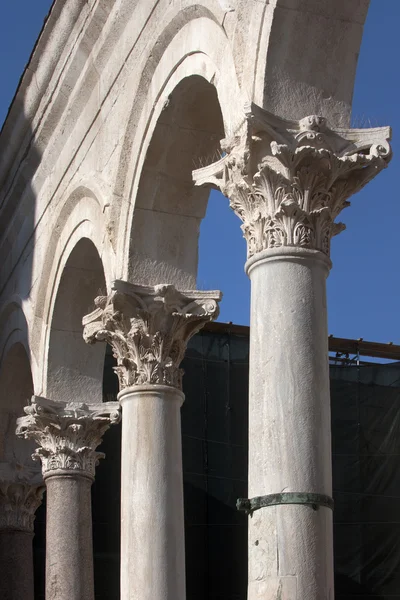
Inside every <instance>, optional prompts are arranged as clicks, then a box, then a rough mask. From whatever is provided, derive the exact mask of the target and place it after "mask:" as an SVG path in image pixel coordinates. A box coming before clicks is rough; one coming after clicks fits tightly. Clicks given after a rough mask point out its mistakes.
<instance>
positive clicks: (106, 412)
mask: <svg viewBox="0 0 400 600" xmlns="http://www.w3.org/2000/svg"><path fill="white" fill-rule="evenodd" d="M25 413H26V416H25V417H20V418H19V419H18V420H17V432H16V433H17V435H18V436H20V437H23V438H26V439H33V440H35V441H36V443H37V444H38V445H39V447H38V448H37V449H36V451H35V453H34V454H33V456H32V458H33V459H34V460H40V461H41V463H42V471H43V476H44V477H49V476H50V475H53V474H54V473H57V472H59V471H67V472H68V471H69V472H71V474H74V473H76V474H77V475H79V474H84V475H86V476H88V477H90V478H93V477H94V475H95V468H96V465H97V463H98V461H99V459H100V458H103V457H104V455H103V453H101V452H96V448H97V446H98V445H99V444H100V443H101V440H102V437H103V435H104V433H105V432H106V431H107V429H108V428H109V427H110V425H111V424H112V423H118V421H119V419H120V410H119V404H118V402H105V403H103V404H92V405H85V404H74V403H70V404H66V403H62V402H53V401H51V400H48V399H47V398H40V397H38V396H33V398H32V403H31V404H30V405H29V406H27V407H25Z"/></svg>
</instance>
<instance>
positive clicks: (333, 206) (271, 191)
mask: <svg viewBox="0 0 400 600" xmlns="http://www.w3.org/2000/svg"><path fill="white" fill-rule="evenodd" d="M245 116H246V120H245V124H244V126H243V128H242V131H241V132H239V134H238V135H236V136H232V137H230V138H227V139H225V140H222V142H221V147H222V149H223V151H224V153H225V156H224V157H223V158H222V159H221V160H220V161H218V162H217V163H214V164H212V165H210V166H208V167H205V168H203V169H198V170H197V171H194V172H193V178H194V181H195V183H196V185H203V184H210V183H211V184H212V185H213V186H215V187H217V188H219V189H220V190H221V191H222V193H223V194H224V195H225V196H227V197H228V198H229V200H230V206H231V208H232V209H233V210H234V212H235V213H236V214H237V215H238V217H239V218H240V219H241V220H242V221H243V225H242V231H243V235H244V237H245V239H246V241H247V249H248V258H250V257H252V256H253V255H255V254H257V253H258V252H261V251H262V250H266V249H269V248H277V247H280V246H299V247H303V248H312V249H314V250H320V251H322V252H324V253H325V254H326V255H328V256H329V254H330V241H331V238H332V236H334V235H336V234H337V233H339V232H340V231H342V230H343V229H345V225H344V224H343V223H336V222H335V219H336V218H337V217H338V215H339V213H340V212H341V211H342V210H343V209H344V208H346V207H347V206H349V202H348V198H349V197H350V196H352V195H353V194H355V193H356V192H358V191H359V190H360V189H361V188H362V187H363V186H364V185H366V184H367V183H368V182H369V181H370V180H371V179H373V178H374V177H375V176H376V175H377V174H378V173H379V172H380V171H381V170H382V169H384V168H385V167H386V166H387V164H388V163H389V161H390V159H391V148H390V145H389V140H390V136H391V130H390V128H389V127H378V128H375V129H330V128H329V127H328V125H327V123H326V120H325V119H324V118H323V117H318V116H314V115H313V116H309V117H306V118H304V119H301V120H300V121H288V120H285V119H280V118H278V117H276V116H274V115H272V114H271V113H269V112H267V111H265V110H263V109H261V108H260V107H258V106H256V105H254V104H251V105H248V106H246V108H245Z"/></svg>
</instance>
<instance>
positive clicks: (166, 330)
mask: <svg viewBox="0 0 400 600" xmlns="http://www.w3.org/2000/svg"><path fill="white" fill-rule="evenodd" d="M220 299H221V293H220V292H216V291H213V292H201V291H198V290H194V291H184V292H180V291H178V290H177V289H176V288H175V287H174V286H173V285H157V286H154V287H149V286H139V285H132V284H129V283H126V282H122V281H115V282H114V284H113V290H112V292H111V294H110V296H108V297H105V296H104V297H98V298H96V299H95V304H96V305H97V307H98V308H97V309H96V310H95V311H93V312H92V313H91V314H90V315H87V316H86V317H84V319H83V325H84V333H83V336H84V339H85V341H86V342H88V343H94V342H96V341H105V342H108V343H109V344H110V345H111V347H112V349H113V352H114V356H115V358H116V359H117V365H118V366H117V367H116V368H115V371H116V373H117V375H118V379H119V383H120V389H121V390H122V389H124V388H125V387H129V386H132V385H145V384H160V385H171V386H174V387H177V388H179V389H181V387H182V370H181V369H180V368H179V365H180V363H181V362H182V360H183V357H184V354H185V350H186V345H187V342H188V341H189V339H190V338H191V337H192V336H193V335H194V334H195V333H197V332H198V331H199V330H200V329H201V328H202V327H203V325H204V324H205V323H206V322H207V321H212V320H213V319H215V318H216V317H217V316H218V312H219V309H218V302H219V300H220Z"/></svg>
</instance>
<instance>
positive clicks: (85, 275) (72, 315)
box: [46, 238, 106, 403]
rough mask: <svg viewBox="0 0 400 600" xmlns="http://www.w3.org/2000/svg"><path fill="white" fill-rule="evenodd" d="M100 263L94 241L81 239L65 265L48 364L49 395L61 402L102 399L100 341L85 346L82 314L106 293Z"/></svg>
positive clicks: (54, 317) (53, 321) (102, 347)
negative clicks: (96, 298) (100, 295)
mask: <svg viewBox="0 0 400 600" xmlns="http://www.w3.org/2000/svg"><path fill="white" fill-rule="evenodd" d="M105 291H106V283H105V277H104V271H103V265H102V262H101V259H100V256H99V254H98V252H97V249H96V247H95V246H94V244H93V242H91V241H90V240H89V239H87V238H82V239H81V240H80V241H79V242H78V243H77V244H76V246H75V247H74V249H73V250H72V252H71V254H70V256H69V258H68V261H67V263H66V265H65V267H64V270H63V273H62V276H61V280H60V284H59V288H58V292H57V298H56V301H55V305H54V310H53V318H52V321H51V331H50V339H49V349H48V364H47V391H46V395H47V397H48V398H50V399H52V400H55V401H64V402H85V403H93V402H101V401H102V385H103V368H104V352H105V348H104V345H103V344H95V345H94V346H88V345H87V344H85V342H84V340H83V337H82V317H83V316H84V315H86V314H87V313H88V312H90V311H91V310H92V309H93V306H94V305H93V300H94V298H95V297H96V296H98V295H99V294H101V293H103V294H104V293H105Z"/></svg>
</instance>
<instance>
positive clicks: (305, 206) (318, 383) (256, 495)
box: [194, 105, 391, 600]
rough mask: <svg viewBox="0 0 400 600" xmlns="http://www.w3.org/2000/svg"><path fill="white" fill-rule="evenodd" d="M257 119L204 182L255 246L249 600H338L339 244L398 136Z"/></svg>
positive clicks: (318, 120) (200, 176)
mask: <svg viewBox="0 0 400 600" xmlns="http://www.w3.org/2000/svg"><path fill="white" fill-rule="evenodd" d="M245 114H246V122H245V125H244V127H243V129H242V131H241V132H239V134H238V135H237V136H236V137H233V138H231V139H229V140H224V141H223V142H222V147H223V150H224V151H225V153H226V155H225V156H224V157H223V158H222V159H221V160H220V161H219V162H218V163H216V164H214V165H210V166H209V167H206V168H204V169H201V170H198V171H196V172H195V173H194V178H195V181H196V183H197V185H202V184H203V183H212V184H214V185H215V186H216V187H219V189H221V191H222V192H223V193H224V194H225V195H226V196H228V198H229V199H230V205H231V208H232V209H233V210H234V211H235V213H236V214H237V215H238V216H239V217H240V219H241V220H242V221H243V225H242V230H243V233H244V237H245V238H246V240H247V244H248V261H247V263H246V271H247V273H248V275H249V277H250V279H251V327H250V382H249V384H250V387H249V411H250V412H249V492H248V493H249V498H248V499H240V500H239V501H238V508H239V509H243V510H246V511H247V512H248V513H249V514H252V518H251V519H249V576H248V599H249V600H261V599H262V600H276V599H277V598H280V599H282V600H322V599H324V600H328V599H329V600H332V599H333V597H334V591H333V539H332V508H333V501H332V498H331V496H332V467H331V426H330V397H329V364H328V333H327V310H326V278H327V276H328V274H329V270H330V267H331V262H330V259H329V253H330V241H331V237H332V236H334V235H336V234H337V233H339V232H340V231H342V230H343V229H344V225H343V224H341V223H338V224H337V223H335V219H336V217H337V216H338V215H339V213H340V212H341V210H342V209H343V208H345V207H346V206H348V205H349V202H348V198H349V197H350V196H351V195H352V194H354V193H355V192H357V191H358V190H359V189H361V187H363V186H364V185H365V184H366V183H367V182H368V181H369V180H370V179H372V178H373V177H374V176H375V175H376V174H377V173H378V172H379V171H380V170H381V169H382V168H384V167H385V166H386V165H387V163H388V161H389V159H390V155H391V153H390V147H389V144H388V139H389V137H390V130H389V128H380V129H372V130H344V129H342V130H336V131H335V130H332V129H329V128H328V126H327V124H326V122H325V120H324V119H323V118H322V117H316V116H311V117H306V118H305V119H302V120H301V121H296V122H295V121H286V120H283V119H279V118H277V117H275V116H274V115H271V114H270V113H268V112H266V111H264V110H262V109H260V108H259V107H257V106H255V105H251V106H248V107H246V110H245Z"/></svg>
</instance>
